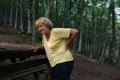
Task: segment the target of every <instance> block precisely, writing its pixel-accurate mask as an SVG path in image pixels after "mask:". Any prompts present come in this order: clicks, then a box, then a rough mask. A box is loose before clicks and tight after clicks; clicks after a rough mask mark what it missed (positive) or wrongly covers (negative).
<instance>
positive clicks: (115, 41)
mask: <svg viewBox="0 0 120 80" xmlns="http://www.w3.org/2000/svg"><path fill="white" fill-rule="evenodd" d="M42 16H45V17H48V18H49V19H50V20H52V22H53V23H54V27H62V28H76V29H78V30H79V33H78V34H77V37H76V38H75V39H74V41H73V42H72V43H71V45H70V48H71V50H72V51H73V52H74V53H77V54H83V55H85V56H88V57H90V58H94V59H96V60H98V61H100V62H101V63H107V64H114V65H117V66H120V0H0V21H2V22H4V23H6V24H9V26H11V27H14V28H15V29H17V30H18V31H20V32H21V33H24V34H29V35H31V37H32V38H31V43H32V45H33V46H35V45H37V43H36V40H37V39H39V40H41V35H40V34H39V33H37V32H36V29H35V27H34V26H35V25H34V22H35V21H36V19H38V18H39V17H42Z"/></svg>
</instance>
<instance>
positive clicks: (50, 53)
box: [42, 28, 73, 67]
mask: <svg viewBox="0 0 120 80" xmlns="http://www.w3.org/2000/svg"><path fill="white" fill-rule="evenodd" d="M69 35H70V28H53V29H52V30H51V35H50V39H49V40H48V41H47V40H46V37H45V35H43V40H42V45H43V46H44V48H45V51H46V55H47V57H48V60H49V62H50V65H51V67H54V66H55V65H56V64H58V63H63V62H66V61H72V60H73V56H72V54H71V52H70V51H69V50H66V48H65V43H66V39H67V38H69Z"/></svg>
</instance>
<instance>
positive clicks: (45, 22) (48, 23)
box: [35, 17, 53, 29]
mask: <svg viewBox="0 0 120 80" xmlns="http://www.w3.org/2000/svg"><path fill="white" fill-rule="evenodd" d="M42 25H44V26H46V27H47V28H49V29H52V27H53V23H52V22H51V20H50V19H48V18H46V17H40V18H39V19H37V20H36V22H35V26H36V28H39V27H41V26H42Z"/></svg>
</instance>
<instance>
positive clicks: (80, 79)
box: [0, 25, 120, 80]
mask: <svg viewBox="0 0 120 80" xmlns="http://www.w3.org/2000/svg"><path fill="white" fill-rule="evenodd" d="M30 40H31V38H29V37H26V36H25V35H21V34H20V32H18V31H16V30H15V29H14V28H13V27H9V26H8V25H0V48H6V47H7V48H10V47H12V48H21V47H22V48H31V47H32V46H31V45H29V44H27V43H28V41H30ZM73 55H74V69H73V71H72V75H71V80H120V67H116V66H113V65H108V64H101V63H99V62H98V61H96V60H94V59H90V58H88V57H85V56H83V55H81V54H73ZM18 80H33V78H32V74H30V75H27V76H25V77H23V78H22V79H18ZM40 80H44V75H42V74H40Z"/></svg>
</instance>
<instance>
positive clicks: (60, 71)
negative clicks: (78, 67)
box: [51, 61, 73, 80]
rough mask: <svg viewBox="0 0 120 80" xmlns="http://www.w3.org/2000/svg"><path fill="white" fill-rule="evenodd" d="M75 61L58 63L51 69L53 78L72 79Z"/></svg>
mask: <svg viewBox="0 0 120 80" xmlns="http://www.w3.org/2000/svg"><path fill="white" fill-rule="evenodd" d="M72 69H73V61H68V62H64V63H60V64H57V65H56V66H55V67H53V68H52V69H51V80H70V75H71V72H72Z"/></svg>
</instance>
